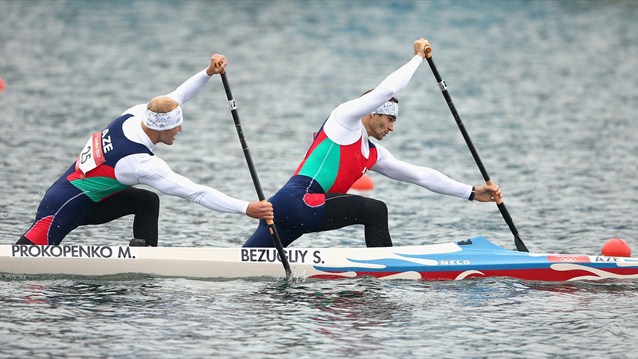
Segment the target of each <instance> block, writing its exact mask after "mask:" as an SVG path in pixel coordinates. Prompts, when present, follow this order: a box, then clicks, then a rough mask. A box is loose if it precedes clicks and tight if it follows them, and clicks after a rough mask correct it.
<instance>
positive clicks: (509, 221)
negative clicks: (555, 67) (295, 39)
mask: <svg viewBox="0 0 638 359" xmlns="http://www.w3.org/2000/svg"><path fill="white" fill-rule="evenodd" d="M428 55H429V52H428ZM427 60H428V64H429V65H430V69H432V73H433V74H434V78H435V79H436V82H437V83H438V84H439V88H440V89H441V93H442V94H443V97H444V98H445V101H446V102H447V105H448V107H449V108H450V111H451V112H452V116H454V120H455V121H456V124H457V126H458V127H459V130H461V134H462V135H463V138H464V139H465V143H467V147H469V149H470V152H471V153H472V157H474V162H476V165H477V166H478V168H479V170H480V171H481V174H482V175H483V179H484V180H485V183H487V184H488V185H492V180H491V179H490V175H489V174H488V173H487V170H486V169H485V166H484V165H483V161H481V157H480V156H479V154H478V151H476V148H475V147H474V144H473V143H472V139H471V138H470V135H469V134H468V133H467V130H466V129H465V126H464V125H463V121H461V116H459V113H458V112H457V111H456V107H455V106H454V102H452V97H450V94H449V93H448V91H447V85H446V84H445V81H443V79H442V78H441V75H439V71H438V70H437V69H436V65H435V64H434V60H433V59H432V55H429V56H427ZM497 206H498V209H499V211H500V212H501V215H502V216H503V219H505V222H506V223H507V225H508V226H509V228H510V231H512V234H513V235H514V244H515V245H516V249H517V250H518V251H519V252H529V250H528V249H527V247H526V246H525V244H524V243H523V240H522V239H521V237H520V236H519V235H518V230H517V229H516V226H515V225H514V221H513V220H512V216H510V213H509V211H508V210H507V207H505V203H503V201H501V202H500V203H497Z"/></svg>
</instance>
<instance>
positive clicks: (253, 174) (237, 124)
mask: <svg viewBox="0 0 638 359" xmlns="http://www.w3.org/2000/svg"><path fill="white" fill-rule="evenodd" d="M220 75H221V77H222V82H223V84H224V91H226V97H227V98H228V104H229V106H230V112H231V114H232V115H233V121H235V129H237V136H239V142H240V143H241V147H242V149H243V151H244V157H245V158H246V163H247V164H248V170H249V171H250V176H251V177H252V179H253V184H254V185H255V190H256V191H257V196H258V197H259V200H260V201H265V200H266V197H265V196H264V191H263V190H262V188H261V184H260V182H259V177H258V176H257V170H256V169H255V164H254V163H253V158H252V156H251V155H250V149H249V148H248V144H247V143H246V138H245V137H244V131H243V130H242V128H241V122H240V121H239V114H238V113H237V103H236V102H235V100H234V99H233V94H232V92H231V91H230V86H229V85H228V78H227V77H226V73H225V72H223V73H221V74H220ZM266 224H268V229H269V231H270V235H271V237H272V240H273V242H274V243H275V247H276V248H277V253H279V257H280V258H281V263H282V264H283V266H284V269H285V270H286V279H289V278H290V275H291V274H292V271H291V270H290V263H288V258H286V253H285V252H284V246H283V244H282V243H281V239H280V238H279V234H278V233H277V229H276V228H275V222H274V221H273V220H270V219H269V220H267V221H266Z"/></svg>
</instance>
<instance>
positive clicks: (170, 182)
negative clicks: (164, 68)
mask: <svg viewBox="0 0 638 359" xmlns="http://www.w3.org/2000/svg"><path fill="white" fill-rule="evenodd" d="M208 80H210V76H208V75H207V74H206V71H205V70H203V71H200V72H198V73H197V74H195V75H194V76H192V77H191V78H189V79H188V80H186V82H184V83H183V84H182V85H180V86H179V87H178V88H177V89H175V91H173V92H171V93H169V94H168V95H166V96H168V97H170V98H171V99H173V100H175V101H177V103H178V104H179V105H180V106H181V105H182V104H184V103H186V102H187V101H189V100H190V99H192V98H193V97H195V96H196V95H197V94H199V93H200V92H201V90H202V89H204V87H206V84H207V83H208ZM147 105H148V104H139V105H136V106H133V107H131V108H129V109H128V110H126V111H124V113H123V115H124V114H131V115H133V116H131V117H130V118H128V119H127V120H126V121H125V122H124V124H123V125H122V129H123V131H124V135H125V136H126V137H127V138H128V139H129V140H131V141H133V142H136V143H140V144H142V145H144V146H146V147H147V148H148V149H149V150H150V151H151V152H152V151H153V147H154V146H155V145H154V144H153V142H151V139H150V138H149V137H148V135H146V133H145V132H144V131H143V130H142V121H143V120H144V116H145V111H146V106H147ZM115 177H116V179H117V180H118V181H119V182H120V183H122V184H125V185H128V186H133V185H137V184H144V185H148V186H151V187H153V188H155V189H157V190H158V191H160V192H162V193H165V194H168V195H171V196H177V197H181V198H184V199H186V200H189V201H191V202H195V203H198V204H200V205H202V206H204V207H206V208H209V209H212V210H215V211H219V212H224V213H235V214H241V213H244V214H245V213H246V209H247V208H248V202H246V201H243V200H239V199H236V198H233V197H230V196H228V195H226V194H224V193H222V192H220V191H218V190H216V189H214V188H211V187H208V186H204V185H200V184H197V183H195V182H193V181H191V180H190V179H188V178H186V177H184V176H182V175H179V174H177V173H175V172H174V171H173V170H172V169H171V168H170V167H169V166H168V164H167V163H166V162H165V161H164V160H162V159H161V158H159V157H157V156H151V155H149V154H146V153H137V154H133V155H129V156H126V157H124V158H122V159H120V160H119V161H118V162H117V164H116V165H115Z"/></svg>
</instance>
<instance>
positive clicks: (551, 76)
mask: <svg viewBox="0 0 638 359" xmlns="http://www.w3.org/2000/svg"><path fill="white" fill-rule="evenodd" d="M637 18H638V3H635V2H631V1H562V2H552V1H481V2H478V1H414V2H413V1H400V2H393V1H387V2H381V1H312V2H297V1H234V2H230V1H229V2H225V1H183V2H180V1H162V2H152V1H102V2H82V1H43V2H37V1H2V2H0V78H2V79H3V80H4V82H5V84H6V89H5V90H4V91H2V92H0V108H2V111H1V112H0V123H1V124H2V131H0V133H1V135H0V154H1V155H2V156H0V158H1V159H0V168H1V169H2V176H0V193H1V196H0V197H1V198H2V199H1V200H0V218H1V219H2V220H1V221H0V235H1V236H2V238H3V239H2V243H5V244H9V243H12V242H13V241H15V240H16V239H17V238H18V237H19V235H20V234H21V233H22V232H23V231H24V230H25V229H26V227H27V226H28V225H29V224H30V222H31V221H32V218H33V216H34V214H35V209H36V208H37V204H38V202H39V200H40V199H41V197H42V195H43V193H44V191H45V190H46V189H47V188H48V186H49V185H50V183H51V182H52V181H53V180H54V179H55V178H57V176H58V175H59V174H60V173H61V172H62V171H63V170H64V169H65V168H66V167H67V166H68V164H69V163H70V162H71V161H72V159H73V158H74V156H75V155H76V153H77V151H78V150H79V148H80V146H81V145H82V144H83V143H84V141H85V140H86V137H87V136H88V135H89V134H90V133H91V132H92V131H95V130H96V129H100V128H102V127H103V126H104V125H105V124H106V123H107V122H108V121H110V119H112V118H113V117H115V116H117V115H119V114H120V113H121V112H122V111H124V110H125V109H127V108H128V107H129V106H131V105H133V104H137V103H142V102H145V101H148V99H150V98H152V97H154V96H157V95H161V94H165V93H167V92H169V91H171V90H173V89H174V88H175V87H176V86H177V85H179V84H180V83H181V82H182V81H183V80H185V79H186V78H187V77H189V76H190V75H192V74H193V73H195V72H196V71H199V70H200V69H203V68H204V67H205V66H206V65H207V61H208V58H209V56H210V55H211V54H212V53H222V54H225V55H226V56H227V58H228V60H229V62H230V65H229V68H228V79H229V81H230V85H231V87H232V91H233V94H234V96H235V99H236V100H237V101H238V104H239V114H240V117H241V120H242V123H243V127H244V133H245V135H246V138H247V141H248V144H249V146H250V149H251V152H252V154H253V158H254V160H255V164H256V166H257V170H258V173H259V177H260V180H261V183H262V186H263V187H264V192H265V193H266V194H267V195H269V194H272V193H274V191H276V190H277V189H278V188H279V187H280V186H281V185H282V184H283V183H284V182H285V181H286V180H287V178H288V177H289V175H290V174H291V173H292V171H294V169H295V167H296V165H297V164H298V161H299V160H300V159H301V157H302V156H303V154H304V152H305V150H306V147H307V146H308V144H309V142H310V139H311V134H312V132H313V131H315V130H316V129H317V127H318V126H319V125H320V124H321V122H322V121H323V119H325V117H326V116H327V115H328V114H329V112H330V111H331V110H332V109H333V108H334V107H335V106H336V105H338V104H339V103H341V102H343V101H346V100H348V99H351V98H353V97H356V96H358V95H359V94H360V93H361V92H363V91H364V90H366V89H368V88H370V87H373V86H375V85H376V84H377V83H378V82H379V81H381V80H382V79H383V78H384V77H385V76H386V75H387V74H388V73H390V72H391V71H393V70H394V69H396V68H398V67H399V66H400V65H402V64H403V63H404V62H406V61H407V60H408V59H409V58H410V57H411V55H412V42H413V41H414V40H415V39H417V38H419V37H421V36H424V37H427V38H428V39H429V40H430V41H431V43H432V48H433V56H434V60H435V62H436V65H437V67H438V69H439V72H440V73H441V75H442V76H443V78H444V79H445V80H446V82H447V84H448V87H449V91H450V94H451V96H452V98H453V100H454V103H455V105H456V107H457V109H458V111H459V113H460V115H461V118H462V119H463V122H464V124H465V126H466V128H467V130H468V132H469V134H470V136H471V138H472V140H473V142H474V144H475V146H476V147H477V149H478V151H479V154H480V155H481V158H482V159H483V162H484V164H485V167H486V168H487V170H488V171H489V173H490V175H491V177H492V179H493V180H494V181H495V182H497V183H499V184H500V185H501V187H502V189H503V191H504V193H505V203H506V204H507V206H508V208H509V210H510V213H511V215H512V217H513V219H514V221H515V223H516V226H517V228H518V230H519V232H520V233H521V237H522V238H523V240H524V241H525V243H526V244H527V246H528V247H529V248H530V250H532V251H535V252H557V253H586V254H597V253H599V251H600V248H601V246H602V244H603V243H604V242H605V240H607V239H608V238H611V237H621V238H624V239H625V240H626V241H627V242H628V243H629V244H630V245H631V246H632V247H635V248H638V237H637V236H636V228H638V219H637V218H638V206H637V205H636V199H635V198H636V197H637V196H638V181H637V180H636V178H638V166H637V164H638V122H637V119H636V104H637V103H638V92H637V91H636V89H637V88H638V74H637V71H636V69H638V60H637V59H638V22H636V19H637ZM399 97H400V101H401V116H400V118H399V121H398V122H397V124H396V128H395V132H394V133H392V134H391V135H390V136H388V137H387V138H386V139H385V140H384V141H383V145H385V146H386V147H387V148H388V149H389V150H390V151H391V152H392V153H393V154H394V155H395V156H396V157H398V158H400V159H403V160H406V161H409V162H412V163H415V164H420V165H426V166H430V167H433V168H436V169H439V170H441V171H442V172H444V173H446V174H448V175H449V176H451V177H453V178H456V179H458V180H461V181H464V182H466V183H472V184H479V183H481V182H482V181H483V179H482V177H481V175H480V173H479V171H478V169H477V167H476V165H475V164H474V162H473V160H472V158H471V156H470V154H469V151H468V149H467V146H466V145H465V143H464V141H463V139H462V137H461V135H460V133H459V131H458V128H457V127H456V124H455V122H454V120H453V119H452V116H451V114H450V111H449V109H448V107H447V105H446V103H445V101H444V99H443V97H442V96H441V94H440V91H439V90H438V86H437V85H436V82H435V81H434V78H433V76H432V74H431V71H430V69H429V68H428V66H427V64H425V63H424V64H423V65H422V66H421V68H420V69H419V70H418V71H417V73H416V74H415V77H414V78H413V80H412V82H411V83H410V85H409V86H408V87H407V88H406V89H405V90H404V91H403V92H402V93H401V94H400V96H399ZM184 114H185V117H186V119H185V123H184V131H183V132H182V133H180V135H179V136H178V138H177V141H176V144H175V145H173V146H171V147H168V146H158V148H157V153H158V155H159V156H160V157H162V158H163V159H165V160H166V161H167V162H168V163H169V164H170V165H171V166H172V168H173V169H174V170H175V171H177V172H179V173H182V174H184V175H186V176H188V177H189V178H191V179H193V180H194V181H196V182H200V183H205V184H208V185H211V186H213V187H215V188H217V189H219V190H222V191H224V192H226V193H228V194H230V195H233V196H236V197H240V198H244V199H255V198H256V195H255V193H254V188H253V186H252V182H251V179H250V176H249V174H248V170H247V168H246V165H245V162H244V158H243V154H242V151H241V147H240V145H239V143H238V140H237V135H236V133H235V129H234V126H233V123H232V118H231V116H230V113H229V111H228V106H227V103H226V97H225V94H224V92H223V87H222V85H221V81H220V79H218V78H215V79H213V80H211V82H210V83H209V85H208V87H207V88H206V90H205V91H204V92H203V93H202V94H200V95H199V96H198V97H197V98H195V99H194V100H192V101H191V102H189V103H188V104H187V105H185V106H184ZM372 177H373V180H374V183H375V186H376V188H375V190H374V191H373V192H371V193H370V194H369V195H370V196H374V197H375V198H378V199H381V200H384V201H385V202H386V203H387V204H388V207H389V210H390V225H391V232H392V235H393V241H394V243H395V245H410V244H424V243H440V242H447V241H451V240H459V239H464V238H467V237H469V236H473V235H485V236H487V237H488V238H490V239H492V240H493V241H495V242H496V243H498V244H500V245H502V246H505V247H508V248H513V240H512V235H511V233H510V231H509V229H508V227H507V226H506V224H505V222H504V221H503V218H502V217H501V216H500V213H499V212H498V210H497V208H496V207H495V206H494V205H492V204H482V203H474V202H467V201H462V200H459V199H455V198H451V197H443V196H439V195H435V194H432V193H430V192H428V191H426V190H423V189H420V188H418V187H415V186H413V185H408V184H403V183H398V182H394V181H390V180H388V179H385V178H383V177H381V176H379V175H376V174H374V173H372ZM131 225H132V221H131V219H129V218H125V219H121V220H118V221H115V222H112V223H110V224H108V225H106V226H99V227H88V228H82V229H78V230H76V231H74V232H73V233H72V234H71V235H70V236H69V237H67V239H65V242H64V243H67V242H68V243H85V244H98V243H99V244H112V245H117V244H123V243H125V241H126V240H127V239H128V238H130V237H131ZM254 227H255V222H254V221H253V220H251V219H249V218H245V217H240V216H234V215H226V214H220V213H215V212H212V211H209V210H206V209H205V208H203V207H201V206H198V205H195V204H191V203H188V202H186V201H184V200H181V199H177V198H171V197H168V196H162V210H161V214H160V231H161V234H160V243H161V245H165V246H219V247H224V246H225V247H228V246H238V245H241V244H242V243H243V242H244V240H245V238H246V237H247V236H248V235H250V233H252V230H253V229H254ZM295 245H297V246H304V247H311V246H316V247H329V246H348V247H362V246H363V245H364V241H363V230H362V228H359V227H352V228H347V229H343V230H339V231H334V232H330V233H321V234H313V235H307V236H304V237H303V238H302V239H300V240H298V241H297V242H295ZM0 285H1V288H2V289H0V303H2V308H3V310H2V311H1V312H0V313H1V314H0V344H2V345H0V357H50V356H54V357H62V356H72V357H131V356H141V357H174V356H183V357H210V356H216V357H237V358H244V357H248V356H251V357H335V358H336V357H346V356H347V357H557V356H558V357H584V356H609V357H635V352H636V349H638V347H637V345H636V344H635V340H634V338H635V336H636V334H637V330H636V326H635V325H634V323H636V321H637V320H638V317H637V315H636V312H637V311H638V299H637V298H636V297H637V296H636V293H638V291H637V289H638V288H637V287H636V285H635V284H633V283H629V284H610V283H598V284H591V283H590V284H543V283H529V282H520V281H515V280H508V279H495V280H494V279H489V280H473V281H465V282H458V283H439V282H437V283H425V282H411V281H394V282H382V281H378V280H374V279H356V280H343V281H334V282H310V283H292V284H288V285H286V284H284V283H281V282H274V281H273V282H264V281H246V280H238V281H199V280H191V279H168V278H152V277H139V276H133V277H116V278H75V277H72V278H48V277H29V278H24V277H20V276H17V277H16V276H3V277H1V281H0Z"/></svg>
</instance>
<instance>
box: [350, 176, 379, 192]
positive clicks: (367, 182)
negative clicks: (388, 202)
mask: <svg viewBox="0 0 638 359" xmlns="http://www.w3.org/2000/svg"><path fill="white" fill-rule="evenodd" d="M350 189H353V190H357V191H371V190H372V189H374V182H372V178H370V176H368V175H367V174H364V175H363V176H361V177H359V179H358V180H357V182H355V183H354V184H353V185H352V187H350Z"/></svg>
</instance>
